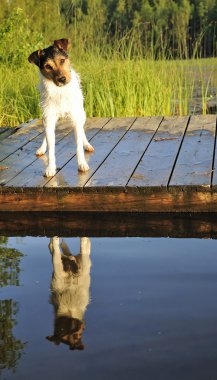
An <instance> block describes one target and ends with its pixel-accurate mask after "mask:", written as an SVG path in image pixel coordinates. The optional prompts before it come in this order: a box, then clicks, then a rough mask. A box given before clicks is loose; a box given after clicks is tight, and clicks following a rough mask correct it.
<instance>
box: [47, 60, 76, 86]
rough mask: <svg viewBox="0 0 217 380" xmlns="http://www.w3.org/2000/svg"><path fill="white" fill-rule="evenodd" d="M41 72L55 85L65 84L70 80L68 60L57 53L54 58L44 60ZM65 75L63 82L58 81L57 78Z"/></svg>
mask: <svg viewBox="0 0 217 380" xmlns="http://www.w3.org/2000/svg"><path fill="white" fill-rule="evenodd" d="M41 73H42V74H43V75H44V76H45V77H46V78H47V79H49V80H52V81H53V82H54V83H55V84H56V85H57V86H62V85H63V84H67V83H69V82H70V80H71V73H70V61H69V59H68V58H66V57H65V56H64V55H58V56H57V57H55V58H54V59H50V58H49V59H48V60H46V61H45V63H44V66H43V68H42V69H41ZM62 77H65V78H66V81H65V83H61V82H59V79H60V78H62Z"/></svg>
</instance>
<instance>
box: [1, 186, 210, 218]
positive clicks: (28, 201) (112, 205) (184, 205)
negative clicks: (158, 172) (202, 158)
mask: <svg viewBox="0 0 217 380" xmlns="http://www.w3.org/2000/svg"><path fill="white" fill-rule="evenodd" d="M50 190H51V191H48V189H46V188H42V189H41V191H40V189H39V188H26V189H23V188H18V189H16V188H14V189H10V188H4V187H2V188H1V193H0V211H24V210H25V211H86V212H90V211H91V212H94V211H99V212H115V211H117V212H157V213H159V212H173V213H176V212H217V192H212V191H208V190H207V189H206V190H204V191H203V190H199V189H198V190H197V191H193V190H192V189H190V190H189V189H187V190H186V191H182V189H179V188H177V189H176V191H175V190H174V189H173V190H171V191H167V190H166V189H164V188H162V189H161V188H151V189H145V190H144V191H139V190H138V189H135V190H134V191H124V190H122V189H121V188H111V189H110V191H108V189H107V188H105V189H103V188H101V189H100V191H99V190H98V189H95V188H91V189H90V188H87V189H86V190H85V191H82V188H81V189H75V188H74V189H71V190H70V189H62V190H61V189H58V190H56V189H55V188H53V189H52V188H51V189H50ZM103 190H104V191H103Z"/></svg>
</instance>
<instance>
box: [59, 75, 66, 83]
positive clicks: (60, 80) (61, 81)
mask: <svg viewBox="0 0 217 380" xmlns="http://www.w3.org/2000/svg"><path fill="white" fill-rule="evenodd" d="M58 82H59V83H62V84H65V83H66V77H64V76H62V77H60V78H58Z"/></svg>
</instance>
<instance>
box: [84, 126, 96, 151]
mask: <svg viewBox="0 0 217 380" xmlns="http://www.w3.org/2000/svg"><path fill="white" fill-rule="evenodd" d="M83 133H84V135H83V146H84V149H85V150H86V151H87V152H94V147H93V146H92V145H91V144H90V143H89V142H88V140H87V137H86V135H85V132H84V128H83Z"/></svg>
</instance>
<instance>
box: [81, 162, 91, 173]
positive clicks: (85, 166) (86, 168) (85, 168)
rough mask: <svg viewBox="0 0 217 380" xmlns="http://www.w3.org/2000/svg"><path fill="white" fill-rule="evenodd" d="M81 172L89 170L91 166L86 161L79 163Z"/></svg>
mask: <svg viewBox="0 0 217 380" xmlns="http://www.w3.org/2000/svg"><path fill="white" fill-rule="evenodd" d="M78 170H79V172H87V171H88V170H89V166H88V164H87V163H86V161H83V162H80V163H78Z"/></svg>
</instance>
